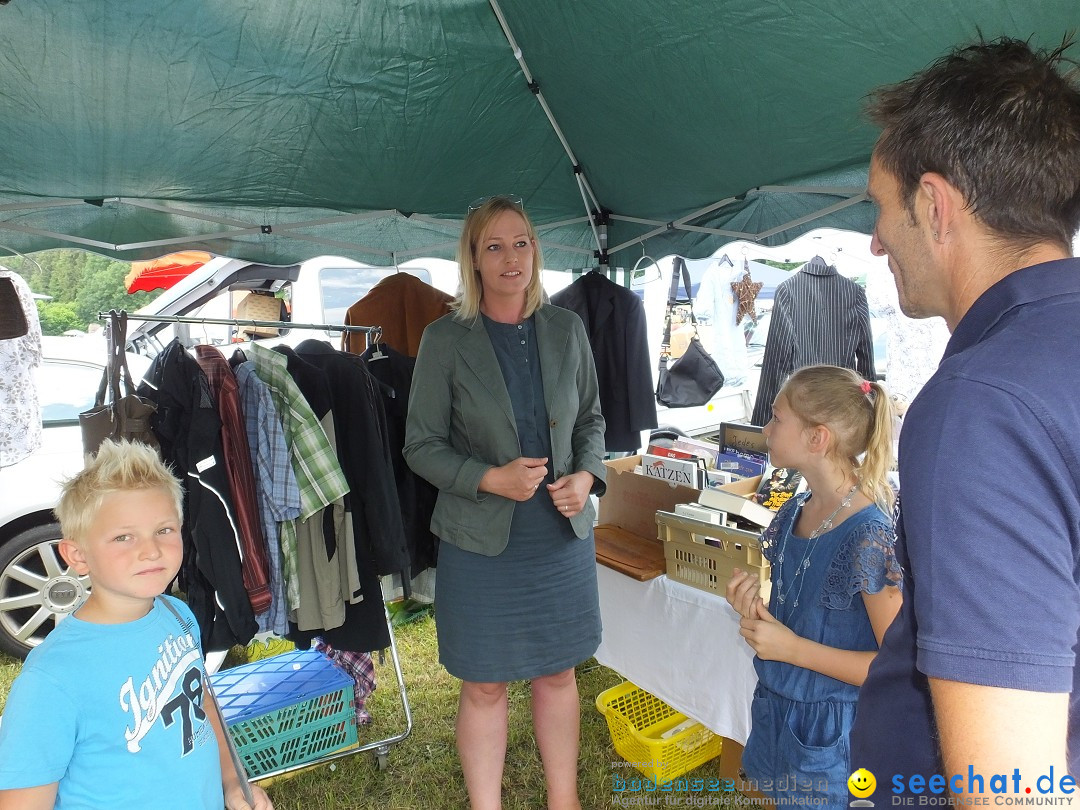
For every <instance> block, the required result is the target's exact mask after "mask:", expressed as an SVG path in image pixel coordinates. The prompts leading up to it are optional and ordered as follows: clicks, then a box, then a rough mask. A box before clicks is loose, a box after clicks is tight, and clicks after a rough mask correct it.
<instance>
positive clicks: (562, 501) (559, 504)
mask: <svg viewBox="0 0 1080 810" xmlns="http://www.w3.org/2000/svg"><path fill="white" fill-rule="evenodd" d="M593 481H594V479H593V474H592V473H591V472H587V471H585V470H582V471H581V472H576V473H570V475H564V476H563V477H562V478H558V479H556V481H555V483H553V484H548V485H547V490H548V494H549V495H551V501H552V503H554V504H555V507H556V508H557V509H558V510H559V514H560V515H562V516H563V517H566V518H572V517H573V516H574V515H576V514H578V513H579V512H581V510H582V509H584V508H585V502H586V501H587V500H588V499H589V493H590V492H591V491H592V485H593Z"/></svg>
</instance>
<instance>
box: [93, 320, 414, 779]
mask: <svg viewBox="0 0 1080 810" xmlns="http://www.w3.org/2000/svg"><path fill="white" fill-rule="evenodd" d="M111 314H112V313H111V312H99V313H98V318H100V319H103V320H107V319H108V318H109V317H110V315H111ZM127 317H128V320H129V321H147V322H154V323H195V324H203V323H207V324H219V325H223V326H232V325H236V326H256V327H261V328H264V329H266V328H276V329H314V330H317V331H322V332H364V333H366V334H367V342H368V345H369V346H370V345H373V344H374V343H377V342H378V341H379V338H380V337H382V327H381V326H342V325H340V324H313V323H293V322H292V321H251V320H242V319H238V318H187V317H183V316H180V315H137V314H133V313H130V312H129V313H127ZM144 337H146V336H144ZM379 580H380V593H379V598H380V599H382V598H383V596H382V589H381V581H382V577H380V578H379ZM383 618H384V619H385V621H386V630H387V633H388V634H389V637H390V658H391V660H392V661H393V662H394V674H395V676H396V677H397V683H398V695H399V697H400V698H401V708H402V710H403V711H404V712H405V730H404V731H402V732H401V733H399V734H395V735H394V736H392V737H387V738H386V739H383V740H375V741H374V742H369V743H364V744H363V745H358V746H357V747H356V748H347V749H344V750H342V751H334V752H331V753H329V754H324V755H323V756H321V757H318V758H316V759H314V760H311V761H310V762H304V763H300V764H296V765H290V766H288V767H286V768H279V769H277V770H275V771H269V772H267V773H263V774H259V775H258V776H257V777H254V781H260V780H263V779H270V778H271V777H275V776H281V775H283V774H286V773H291V772H293V771H299V770H303V769H304V768H310V767H311V766H313V765H322V764H324V763H326V762H330V761H332V760H335V759H342V758H343V757H350V756H353V755H355V754H360V753H363V752H364V751H371V752H373V756H374V759H375V764H376V766H377V767H378V769H379V770H385V768H386V766H387V763H388V757H389V754H390V746H392V745H395V744H396V743H399V742H402V741H403V740H404V739H405V738H406V737H408V736H409V734H411V733H412V727H413V720H412V709H411V708H410V706H409V697H408V695H407V694H406V692H405V675H404V673H403V672H402V670H401V658H400V657H399V656H398V649H397V641H396V640H395V638H394V624H393V620H392V619H391V617H390V611H389V610H387V608H386V603H385V600H384V602H383ZM382 655H383V651H381V650H380V651H379V657H380V659H381V658H382Z"/></svg>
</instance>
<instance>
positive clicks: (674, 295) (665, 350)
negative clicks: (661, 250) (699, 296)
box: [659, 256, 697, 378]
mask: <svg viewBox="0 0 1080 810" xmlns="http://www.w3.org/2000/svg"><path fill="white" fill-rule="evenodd" d="M680 281H681V282H682V288H683V292H684V293H685V294H686V297H685V298H679V283H680ZM676 306H687V307H689V308H690V323H692V324H693V325H694V337H697V318H696V317H694V299H693V298H691V297H690V271H689V270H688V269H687V267H686V260H685V259H683V257H682V256H676V257H675V261H674V262H673V263H672V266H671V286H670V287H669V288H668V300H667V311H666V312H665V313H664V337H663V340H661V341H660V366H659V370H660V378H663V375H664V372H665V371H667V364H668V360H669V359H670V357H671V314H672V313H673V312H674V311H675V307H676Z"/></svg>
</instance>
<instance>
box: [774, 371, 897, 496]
mask: <svg viewBox="0 0 1080 810" xmlns="http://www.w3.org/2000/svg"><path fill="white" fill-rule="evenodd" d="M778 396H783V397H784V399H785V401H786V402H787V404H788V407H789V408H791V410H792V412H793V413H794V414H795V415H796V416H797V417H798V418H799V419H800V420H801V421H802V423H803V424H804V425H805V426H807V427H814V426H816V425H823V426H825V427H827V428H828V429H829V431H830V432H831V433H832V435H833V437H834V440H833V444H832V447H831V448H830V449H829V455H830V456H832V457H834V458H835V460H836V462H837V463H838V464H839V465H840V467H841V469H842V470H844V472H854V473H855V475H856V476H857V477H858V479H859V489H860V490H861V491H862V493H863V494H864V495H866V497H868V498H869V499H870V500H872V501H874V502H876V503H877V504H878V505H879V506H881V507H882V509H884V510H885V511H886V512H890V511H891V510H892V504H893V498H894V497H895V496H894V493H893V489H892V487H891V486H889V481H888V477H887V476H888V472H889V470H890V469H891V467H892V461H893V415H894V413H893V404H892V400H891V399H889V395H888V393H887V392H886V391H885V389H884V387H882V385H881V383H878V382H870V381H868V380H864V379H863V378H862V377H861V376H860V375H859V374H857V373H856V372H854V371H852V370H851V369H847V368H841V367H840V366H807V367H806V368H801V369H799V370H798V371H796V372H795V373H794V374H792V375H791V376H790V377H788V379H787V382H785V383H784V385H783V387H782V388H781V389H780V393H779V394H778ZM864 454H865V455H864ZM859 456H863V459H862V462H861V463H860V461H859Z"/></svg>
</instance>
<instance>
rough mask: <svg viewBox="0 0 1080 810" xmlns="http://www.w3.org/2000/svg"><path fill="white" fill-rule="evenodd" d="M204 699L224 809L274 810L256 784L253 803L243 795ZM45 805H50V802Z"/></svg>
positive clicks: (217, 717) (212, 708) (216, 716)
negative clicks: (216, 754) (223, 796)
mask: <svg viewBox="0 0 1080 810" xmlns="http://www.w3.org/2000/svg"><path fill="white" fill-rule="evenodd" d="M204 700H205V703H206V704H210V705H209V706H208V711H207V712H206V716H207V717H208V718H210V725H212V726H213V727H214V736H215V737H217V743H218V757H219V758H220V760H221V790H222V793H224V794H225V808H226V810H274V805H273V803H272V802H271V801H270V797H269V796H267V795H266V791H264V790H263V789H262V788H261V787H259V786H258V785H251V797H252V799H253V800H254V801H255V804H253V805H252V804H248V801H247V799H246V798H245V797H244V789H243V785H242V784H241V783H240V776H239V774H237V772H236V768H235V767H234V766H233V761H232V756H230V754H229V741H228V739H227V738H226V737H225V735H226V734H228V733H229V732H228V730H227V729H225V728H224V727H223V724H222V722H221V714H220V713H219V712H218V707H217V702H216V701H214V699H213V698H211V697H210V696H209V695H206V696H205V698H204ZM42 806H43V807H44V806H46V805H42ZM47 806H48V807H50V808H51V807H52V805H51V804H50V805H47ZM34 807H36V805H34ZM0 810H7V807H6V806H5V805H3V804H0Z"/></svg>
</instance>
